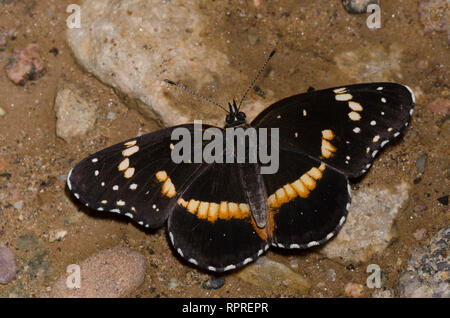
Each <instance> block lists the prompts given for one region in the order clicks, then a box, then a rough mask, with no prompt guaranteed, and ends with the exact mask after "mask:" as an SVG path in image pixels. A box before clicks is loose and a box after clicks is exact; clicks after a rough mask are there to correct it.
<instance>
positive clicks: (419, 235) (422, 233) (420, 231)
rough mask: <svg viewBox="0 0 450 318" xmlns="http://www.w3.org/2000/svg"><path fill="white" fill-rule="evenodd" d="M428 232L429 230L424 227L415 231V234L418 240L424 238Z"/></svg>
mask: <svg viewBox="0 0 450 318" xmlns="http://www.w3.org/2000/svg"><path fill="white" fill-rule="evenodd" d="M426 233H427V230H425V229H424V228H420V229H417V230H416V231H415V232H414V234H413V236H414V238H415V239H416V240H418V241H420V240H422V239H423V238H424V236H425V234H426Z"/></svg>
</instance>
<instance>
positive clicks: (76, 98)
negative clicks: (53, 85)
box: [55, 81, 97, 141]
mask: <svg viewBox="0 0 450 318" xmlns="http://www.w3.org/2000/svg"><path fill="white" fill-rule="evenodd" d="M96 111H97V105H96V104H95V103H94V102H92V101H91V100H90V97H89V94H88V93H87V92H86V91H85V90H84V89H82V88H80V87H78V86H76V85H75V84H72V83H69V82H65V81H63V82H61V83H60V84H59V88H58V92H57V94H56V99H55V112H56V119H57V120H56V135H57V136H58V137H61V138H63V139H64V140H66V141H69V140H70V139H71V138H73V137H81V136H84V135H85V134H86V133H87V132H88V131H89V130H90V129H91V128H92V127H93V126H94V124H95V121H96V118H97V117H96Z"/></svg>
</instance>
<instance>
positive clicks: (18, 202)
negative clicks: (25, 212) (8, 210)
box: [14, 201, 23, 210]
mask: <svg viewBox="0 0 450 318" xmlns="http://www.w3.org/2000/svg"><path fill="white" fill-rule="evenodd" d="M22 207H23V201H17V202H16V203H14V208H15V209H17V210H20V209H22Z"/></svg>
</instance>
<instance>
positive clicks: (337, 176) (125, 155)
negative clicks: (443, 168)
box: [67, 54, 415, 272]
mask: <svg viewBox="0 0 450 318" xmlns="http://www.w3.org/2000/svg"><path fill="white" fill-rule="evenodd" d="M272 55H273V54H272ZM272 55H271V56H272ZM169 83H171V84H173V82H170V81H169ZM414 103H415V101H414V94H413V92H412V91H411V89H410V88H408V87H407V86H403V85H400V84H395V83H367V84H356V85H348V86H340V87H335V88H330V89H325V90H318V91H311V92H308V93H305V94H300V95H295V96H292V97H288V98H285V99H283V100H280V101H278V102H276V103H275V104H273V105H271V106H269V107H268V108H266V109H265V110H264V111H263V112H261V113H260V114H259V115H258V116H257V117H256V118H255V119H254V120H253V121H252V122H251V123H250V124H247V123H246V119H245V114H244V113H242V112H240V111H239V108H238V107H237V106H236V103H235V102H233V103H230V104H229V108H230V111H229V113H228V115H227V118H226V127H236V126H241V127H244V128H245V127H257V128H262V127H265V128H279V170H278V172H276V173H274V174H265V175H262V174H259V166H260V165H259V164H258V163H256V164H251V163H244V164H240V163H229V164H225V163H210V164H207V163H180V164H175V163H174V162H173V161H172V160H171V149H172V148H173V144H172V143H173V141H172V140H171V133H172V131H173V130H174V129H175V128H180V127H184V128H186V129H188V130H189V131H193V129H194V128H193V127H194V126H193V124H185V125H179V126H175V127H170V128H166V129H162V130H158V131H156V132H153V133H150V134H146V135H143V136H140V137H136V138H132V139H129V140H127V141H124V142H122V143H119V144H117V145H114V146H111V147H109V148H106V149H104V150H101V151H99V152H97V153H95V154H93V155H91V156H89V157H87V158H86V159H84V160H82V161H81V162H80V163H78V164H77V165H76V166H75V167H74V168H73V169H72V170H71V172H70V173H69V175H68V178H67V184H68V187H69V189H70V190H71V191H72V192H73V194H74V196H75V197H76V198H77V199H79V200H80V201H81V202H82V203H84V204H85V205H86V206H89V207H90V208H92V209H96V210H98V211H110V212H115V213H119V214H123V215H126V216H128V217H130V218H132V219H133V220H134V221H136V222H137V223H138V224H140V225H142V226H144V227H147V228H157V227H161V226H162V225H163V224H164V223H165V222H166V221H168V234H169V238H170V241H171V243H172V245H173V247H174V249H175V250H177V252H178V253H179V254H180V255H181V256H182V257H183V258H185V259H186V260H188V261H189V262H190V263H192V264H195V265H196V266H198V267H201V268H203V269H207V270H210V271H215V272H223V271H227V270H231V269H235V268H238V267H241V266H244V265H246V264H248V263H249V262H251V261H253V260H255V259H256V258H257V257H258V256H260V255H261V254H263V253H264V252H265V251H266V250H267V249H268V248H269V246H270V245H273V246H278V247H281V248H289V249H293V248H309V247H312V246H316V245H320V244H322V243H324V242H326V241H328V240H329V239H331V238H332V237H333V236H334V235H335V234H336V232H337V231H338V230H339V228H340V227H341V226H342V224H343V223H344V221H345V218H346V215H347V211H348V209H349V206H350V200H351V198H350V186H349V182H348V178H355V177H358V176H361V175H362V174H364V173H365V172H366V171H367V169H369V167H370V165H371V163H372V161H373V160H374V157H375V156H376V154H377V153H378V151H379V150H380V149H381V148H383V147H384V146H385V145H386V144H387V143H388V142H389V141H390V140H392V139H393V138H394V137H397V136H398V135H399V134H400V131H401V130H402V129H403V128H404V127H405V126H407V125H408V121H409V119H410V117H411V115H412V112H413V107H414ZM203 127H204V128H208V127H211V126H208V125H204V126H203ZM221 131H223V130H221Z"/></svg>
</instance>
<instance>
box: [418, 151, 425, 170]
mask: <svg viewBox="0 0 450 318" xmlns="http://www.w3.org/2000/svg"><path fill="white" fill-rule="evenodd" d="M426 163H427V154H426V153H423V152H422V151H420V152H419V158H417V160H416V168H417V172H418V173H420V174H422V173H424V171H425V164H426Z"/></svg>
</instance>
